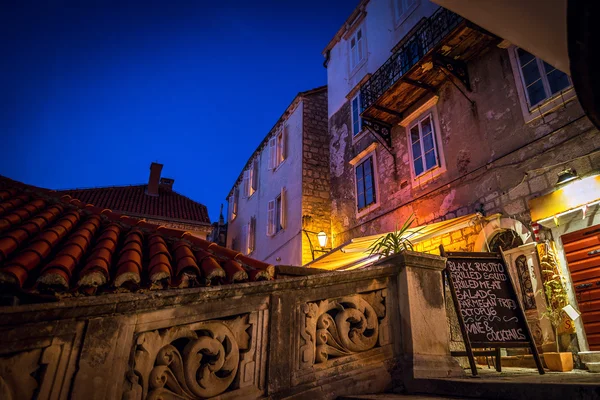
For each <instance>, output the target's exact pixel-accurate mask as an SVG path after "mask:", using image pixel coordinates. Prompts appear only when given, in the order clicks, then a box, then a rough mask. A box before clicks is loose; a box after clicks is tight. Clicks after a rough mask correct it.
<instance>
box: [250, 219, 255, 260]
mask: <svg viewBox="0 0 600 400" xmlns="http://www.w3.org/2000/svg"><path fill="white" fill-rule="evenodd" d="M248 229H249V231H250V233H249V239H248V254H250V253H252V252H253V251H254V248H255V246H256V218H255V217H252V218H250V225H249V228H248Z"/></svg>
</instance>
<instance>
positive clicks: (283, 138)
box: [281, 125, 290, 161]
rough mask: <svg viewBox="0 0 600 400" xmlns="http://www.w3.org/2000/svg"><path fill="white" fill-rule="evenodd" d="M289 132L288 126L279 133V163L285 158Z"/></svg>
mask: <svg viewBox="0 0 600 400" xmlns="http://www.w3.org/2000/svg"><path fill="white" fill-rule="evenodd" d="M289 132H290V126H289V125H286V126H285V127H284V128H283V132H282V133H281V161H283V160H285V159H286V158H287V141H288V136H289Z"/></svg>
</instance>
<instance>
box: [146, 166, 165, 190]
mask: <svg viewBox="0 0 600 400" xmlns="http://www.w3.org/2000/svg"><path fill="white" fill-rule="evenodd" d="M162 167H163V165H162V164H159V163H155V162H153V163H152V164H150V179H148V189H146V193H147V194H148V195H149V196H158V183H159V181H160V172H161V171H162Z"/></svg>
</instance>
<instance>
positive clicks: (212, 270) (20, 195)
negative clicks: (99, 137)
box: [0, 177, 274, 301]
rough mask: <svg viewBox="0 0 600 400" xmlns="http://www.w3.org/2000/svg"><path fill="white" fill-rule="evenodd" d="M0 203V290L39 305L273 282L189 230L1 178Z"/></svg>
mask: <svg viewBox="0 0 600 400" xmlns="http://www.w3.org/2000/svg"><path fill="white" fill-rule="evenodd" d="M0 205H2V207H5V208H0V220H2V221H5V224H4V225H3V226H4V227H5V229H4V230H3V231H2V232H0V292H9V293H11V294H12V295H15V296H19V295H20V293H23V292H25V293H27V296H28V298H29V299H30V298H31V295H32V294H33V295H35V294H40V295H42V294H43V296H39V298H40V300H42V299H46V300H47V299H48V296H47V295H48V294H50V295H52V294H54V295H56V296H63V297H64V296H78V295H93V294H96V295H99V294H110V293H112V292H115V291H123V290H132V291H137V290H147V289H161V288H168V287H172V288H184V287H196V286H203V285H220V284H230V283H236V282H246V281H255V280H262V279H273V278H274V267H273V266H272V265H269V264H265V263H263V262H260V261H257V260H254V259H252V258H249V257H247V256H244V255H242V254H240V253H238V252H236V251H233V250H230V249H225V248H223V247H220V246H218V245H216V244H215V243H211V242H208V241H206V240H204V239H200V238H198V237H196V236H194V235H192V234H191V233H189V232H185V231H180V230H175V229H170V228H165V227H162V226H157V225H153V224H149V223H148V222H144V221H140V220H138V219H135V218H129V217H127V216H124V215H122V214H119V213H116V212H113V211H110V210H107V209H106V208H104V207H96V206H94V205H89V204H86V202H79V201H76V199H73V198H72V197H70V196H62V198H60V196H57V195H56V193H54V192H50V191H46V190H44V189H39V188H34V187H28V186H26V185H23V184H21V183H19V182H15V181H12V180H8V179H5V178H2V177H0ZM11 215H12V217H8V218H6V217H7V216H11ZM2 218H4V219H2ZM34 297H35V296H34ZM44 301H45V300H44Z"/></svg>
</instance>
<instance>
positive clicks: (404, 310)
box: [382, 251, 464, 384]
mask: <svg viewBox="0 0 600 400" xmlns="http://www.w3.org/2000/svg"><path fill="white" fill-rule="evenodd" d="M387 263H392V264H395V265H400V266H401V269H400V272H399V274H398V278H397V279H398V304H399V308H400V334H401V340H400V342H401V347H402V349H401V352H402V355H401V360H402V362H401V364H402V365H401V366H402V375H403V378H404V382H405V384H410V381H411V380H413V379H426V378H443V377H453V376H463V375H464V371H463V370H462V368H461V367H460V365H459V364H458V362H457V361H456V360H455V359H454V358H452V356H450V342H449V337H450V332H449V329H448V323H447V321H446V307H445V303H444V288H443V286H442V271H443V270H444V268H445V266H446V259H445V258H443V257H439V256H434V255H430V254H425V253H416V252H412V251H407V252H404V253H402V254H398V255H396V256H393V257H390V258H388V259H386V260H382V264H387Z"/></svg>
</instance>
